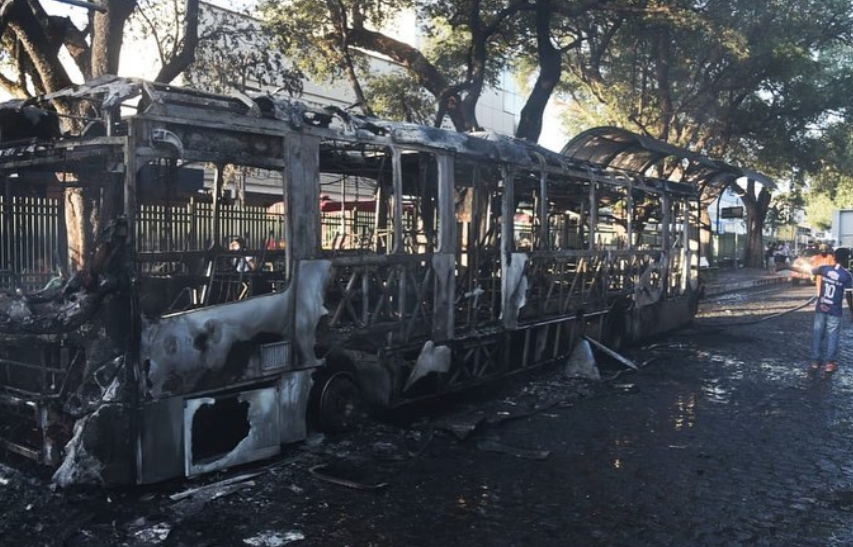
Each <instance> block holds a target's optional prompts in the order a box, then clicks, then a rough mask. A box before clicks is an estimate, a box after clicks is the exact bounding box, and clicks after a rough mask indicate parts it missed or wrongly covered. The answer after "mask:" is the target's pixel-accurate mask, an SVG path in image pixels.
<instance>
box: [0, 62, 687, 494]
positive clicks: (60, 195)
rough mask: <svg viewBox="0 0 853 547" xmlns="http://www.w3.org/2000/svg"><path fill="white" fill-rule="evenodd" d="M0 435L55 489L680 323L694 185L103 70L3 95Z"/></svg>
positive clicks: (207, 462)
mask: <svg viewBox="0 0 853 547" xmlns="http://www.w3.org/2000/svg"><path fill="white" fill-rule="evenodd" d="M0 175H2V180H3V192H2V194H0V229H2V235H0V443H2V447H3V449H4V450H5V451H9V452H14V453H17V454H21V455H24V456H27V457H29V458H32V459H34V460H37V461H39V462H41V463H43V464H46V465H49V466H53V467H54V468H55V474H54V480H55V481H56V482H57V483H60V484H69V483H80V482H89V483H101V484H128V483H152V482H156V481H161V480H165V479H168V478H171V477H179V476H191V475H197V474H201V473H205V472H209V471H213V470H218V469H223V468H226V467H230V466H233V465H237V464H241V463H245V462H250V461H254V460H258V459H261V458H266V457H270V456H272V455H274V454H276V453H278V452H279V451H280V450H281V446H282V445H283V444H285V443H289V442H293V441H298V440H301V439H303V438H305V436H306V432H307V430H308V428H309V425H317V426H318V427H325V428H329V429H340V428H343V427H345V426H346V425H347V423H348V422H349V421H350V420H351V419H352V417H353V414H354V412H355V409H356V408H358V406H359V405H361V404H364V405H366V406H379V407H385V408H389V409H394V408H398V407H400V405H404V404H407V403H411V402H414V401H418V400H421V399H424V398H428V397H434V396H436V395H439V394H445V393H448V392H451V391H454V390H461V389H464V388H469V387H471V386H475V385H478V384H481V383H482V382H485V381H487V380H489V379H492V378H495V377H498V376H505V375H509V374H513V373H517V372H521V371H525V370H529V369H531V368H532V367H537V366H540V365H543V364H546V363H549V362H554V361H556V360H559V359H564V358H566V357H567V356H568V355H569V354H570V352H571V351H572V349H573V347H574V345H575V344H576V342H577V341H578V340H579V339H580V337H581V336H587V337H590V338H593V339H596V340H598V341H600V342H602V343H603V344H607V345H610V346H612V347H616V346H618V345H619V344H622V343H630V342H633V341H636V340H639V339H641V338H644V337H647V336H650V335H654V334H657V333H661V332H664V331H667V330H670V329H673V328H676V327H678V326H680V325H683V324H685V323H686V322H688V321H690V320H691V318H692V317H693V315H694V313H695V310H696V306H697V300H698V282H697V264H698V258H697V256H698V253H697V250H698V241H697V240H698V229H697V218H698V207H699V203H698V195H697V192H696V189H695V187H694V186H692V185H689V184H683V183H679V182H672V181H668V180H663V179H657V178H650V177H644V176H642V175H640V174H638V173H631V172H627V171H620V170H615V169H605V168H602V167H601V166H599V165H595V164H592V163H589V162H584V161H578V160H575V159H572V158H570V157H567V156H565V155H561V154H557V153H554V152H551V151H548V150H545V149H543V148H540V147H537V146H535V145H532V144H529V143H525V142H521V141H517V140H514V139H511V138H507V137H500V136H496V135H490V134H478V135H469V134H460V133H455V132H449V131H444V130H441V129H436V128H430V127H423V126H418V125H412V124H403V123H395V122H384V121H379V120H375V119H368V118H364V117H360V116H356V115H354V114H351V113H349V112H346V111H342V110H340V109H335V108H312V107H308V106H305V105H303V104H300V103H297V102H291V101H287V100H280V99H276V98H274V97H271V96H258V97H254V98H250V97H248V96H244V95H238V96H220V95H213V94H208V93H202V92H198V91H193V90H188V89H181V88H178V87H172V86H165V85H159V84H153V83H150V82H145V81H139V80H130V79H119V78H115V77H104V78H101V79H98V80H95V81H92V82H89V83H88V84H86V85H82V86H77V87H74V88H70V89H68V90H65V91H62V92H59V93H56V94H54V95H51V96H45V97H40V98H38V99H35V100H29V101H26V102H23V101H13V102H10V103H6V104H4V105H0Z"/></svg>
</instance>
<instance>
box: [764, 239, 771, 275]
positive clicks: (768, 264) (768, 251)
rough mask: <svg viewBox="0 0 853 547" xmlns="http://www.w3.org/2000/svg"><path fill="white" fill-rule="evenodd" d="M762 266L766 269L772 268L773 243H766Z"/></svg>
mask: <svg viewBox="0 0 853 547" xmlns="http://www.w3.org/2000/svg"><path fill="white" fill-rule="evenodd" d="M764 267H765V268H767V269H768V270H772V269H773V243H768V244H767V247H766V248H765V249H764Z"/></svg>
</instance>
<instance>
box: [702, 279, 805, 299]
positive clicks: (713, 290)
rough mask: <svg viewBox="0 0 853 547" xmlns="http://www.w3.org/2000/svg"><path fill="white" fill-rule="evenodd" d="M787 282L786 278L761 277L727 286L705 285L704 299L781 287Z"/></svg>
mask: <svg viewBox="0 0 853 547" xmlns="http://www.w3.org/2000/svg"><path fill="white" fill-rule="evenodd" d="M789 282H790V279H789V278H787V277H762V278H760V279H750V280H749V281H740V282H737V283H730V284H727V285H706V286H705V298H708V297H711V296H718V295H721V294H726V293H731V292H737V291H743V290H749V289H757V288H761V287H768V286H771V285H781V284H783V283H789Z"/></svg>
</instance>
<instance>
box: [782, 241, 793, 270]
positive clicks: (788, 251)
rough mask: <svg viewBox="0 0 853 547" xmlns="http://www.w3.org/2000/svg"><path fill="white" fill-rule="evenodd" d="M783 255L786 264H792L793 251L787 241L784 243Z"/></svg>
mask: <svg viewBox="0 0 853 547" xmlns="http://www.w3.org/2000/svg"><path fill="white" fill-rule="evenodd" d="M782 256H784V257H785V266H790V265H791V258H792V253H791V247H790V246H789V245H788V242H787V241H786V242H785V243H783V244H782Z"/></svg>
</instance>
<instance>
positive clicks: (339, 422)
mask: <svg viewBox="0 0 853 547" xmlns="http://www.w3.org/2000/svg"><path fill="white" fill-rule="evenodd" d="M309 404H310V410H309V417H310V419H311V422H312V425H314V427H316V428H317V429H318V430H320V431H323V432H326V433H339V432H342V431H346V430H348V429H350V428H352V427H353V426H354V425H355V424H357V423H358V422H360V421H361V420H362V419H363V417H364V401H363V399H362V396H361V388H359V386H358V382H357V381H356V379H355V376H354V375H353V374H352V373H350V372H349V371H343V370H337V371H328V372H323V373H321V374H320V375H319V376H318V377H317V378H315V380H314V387H313V388H312V390H311V398H310V402H309Z"/></svg>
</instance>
